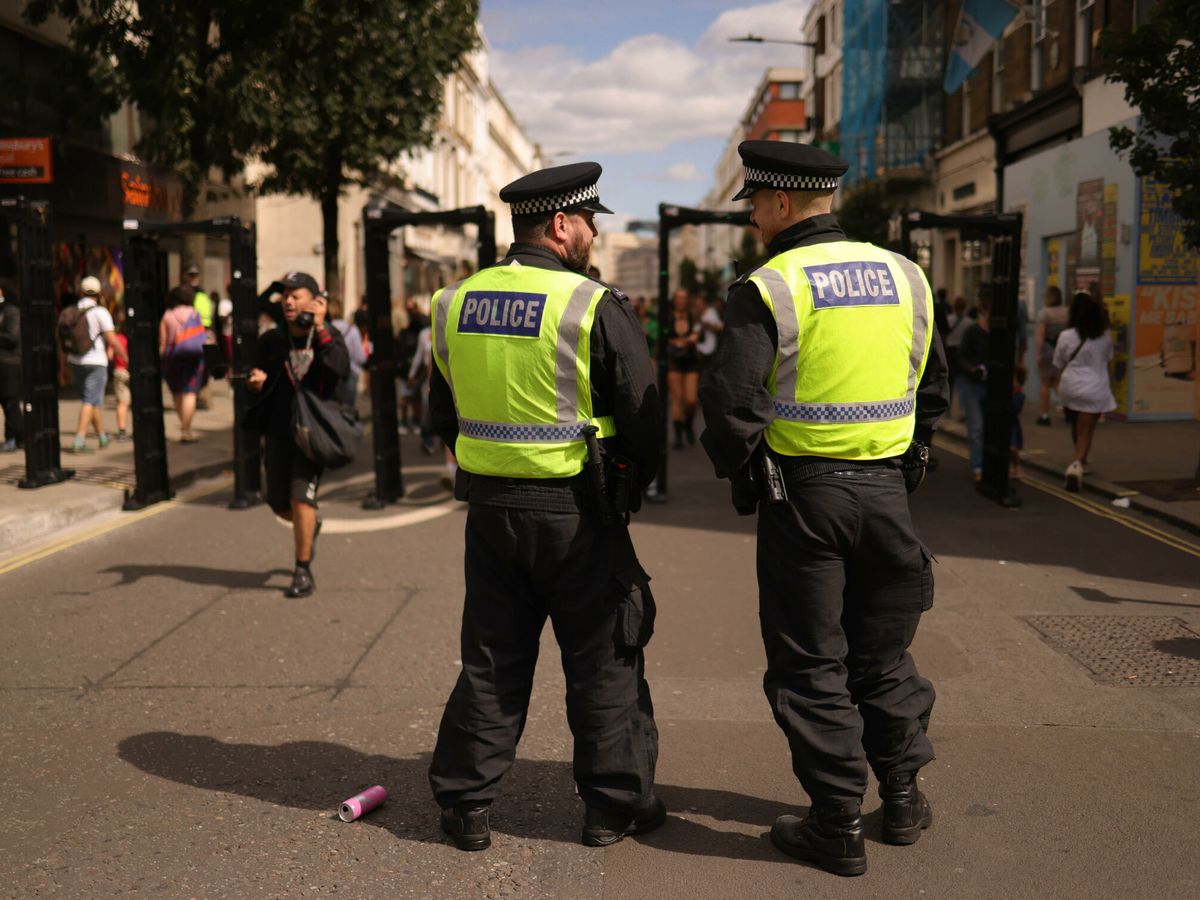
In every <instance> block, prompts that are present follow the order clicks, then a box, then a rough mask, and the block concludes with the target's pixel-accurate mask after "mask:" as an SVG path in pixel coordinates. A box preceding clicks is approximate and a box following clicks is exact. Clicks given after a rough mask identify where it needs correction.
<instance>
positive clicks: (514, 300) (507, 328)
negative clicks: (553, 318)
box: [458, 291, 546, 338]
mask: <svg viewBox="0 0 1200 900" xmlns="http://www.w3.org/2000/svg"><path fill="white" fill-rule="evenodd" d="M545 309H546V295H545V294H526V293H523V292H521V291H467V294H466V296H465V297H463V304H462V310H461V311H460V312H459V315H458V333H459V334H502V335H508V336H509V337H531V338H535V337H537V336H538V335H539V334H540V333H541V330H542V313H543V312H544V311H545Z"/></svg>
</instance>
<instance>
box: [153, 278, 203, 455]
mask: <svg viewBox="0 0 1200 900" xmlns="http://www.w3.org/2000/svg"><path fill="white" fill-rule="evenodd" d="M195 299H196V290H195V288H193V287H191V286H189V285H186V284H182V285H178V286H176V287H174V288H172V289H171V290H170V292H169V293H168V294H167V309H166V311H165V312H164V313H163V316H162V319H161V320H160V321H159V323H158V355H159V359H160V360H161V361H162V371H163V380H164V381H165V382H166V383H167V389H168V390H169V391H170V392H171V397H172V398H173V399H174V401H175V414H176V415H177V416H179V441H180V443H183V444H194V443H195V442H196V441H197V437H196V435H195V434H193V433H192V419H193V418H194V417H195V415H196V396H197V394H199V392H200V388H201V386H202V385H203V381H204V342H205V340H206V339H207V332H206V330H205V328H204V323H203V322H202V321H201V320H200V314H199V313H198V312H197V311H196V308H195V307H194V306H193V303H194V302H195Z"/></svg>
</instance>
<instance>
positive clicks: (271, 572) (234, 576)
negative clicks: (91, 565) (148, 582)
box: [101, 563, 292, 590]
mask: <svg viewBox="0 0 1200 900" xmlns="http://www.w3.org/2000/svg"><path fill="white" fill-rule="evenodd" d="M101 574H103V575H120V576H121V580H120V581H118V582H117V583H116V584H114V585H112V587H123V586H125V585H128V584H136V583H137V582H139V581H141V580H142V579H143V578H156V577H157V578H170V579H172V580H174V581H183V582H186V583H187V584H200V585H205V586H211V587H223V588H229V589H231V590H238V589H243V590H245V589H250V588H265V587H266V586H267V582H268V581H270V580H271V579H272V578H273V577H274V576H276V575H291V574H292V570H291V569H268V570H267V571H263V572H244V571H241V570H239V569H209V568H206V567H204V566H170V565H139V564H137V563H127V564H124V565H118V566H109V567H108V568H107V569H104V570H103V571H102V572H101Z"/></svg>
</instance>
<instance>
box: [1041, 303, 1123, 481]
mask: <svg viewBox="0 0 1200 900" xmlns="http://www.w3.org/2000/svg"><path fill="white" fill-rule="evenodd" d="M1112 352H1113V349H1112V339H1111V338H1110V337H1109V335H1108V314H1107V312H1106V311H1105V309H1104V305H1103V304H1102V303H1100V301H1099V300H1096V299H1094V298H1093V297H1092V295H1091V294H1088V293H1085V292H1083V291H1080V292H1079V293H1077V294H1076V295H1075V296H1074V297H1073V298H1072V299H1071V311H1070V318H1069V319H1068V323H1067V328H1066V330H1065V331H1063V333H1062V334H1060V335H1059V336H1058V343H1057V344H1056V345H1055V347H1054V368H1055V370H1056V371H1058V372H1059V373H1060V375H1059V380H1058V394H1059V397H1061V398H1062V402H1063V406H1064V407H1065V408H1066V410H1067V420H1068V421H1069V422H1070V423H1071V438H1072V440H1073V441H1074V443H1075V458H1074V459H1073V460H1072V461H1071V464H1070V465H1069V466H1067V471H1066V485H1067V490H1068V491H1078V490H1079V489H1080V488H1081V487H1082V486H1083V472H1084V466H1085V465H1086V464H1087V459H1088V453H1089V452H1090V451H1091V449H1092V436H1093V435H1094V434H1095V433H1096V423H1098V422H1099V421H1100V416H1101V415H1103V414H1104V413H1106V412H1111V411H1112V410H1114V409H1116V408H1117V401H1116V398H1114V397H1113V393H1112V388H1111V386H1110V385H1109V379H1108V361H1109V359H1111V358H1112Z"/></svg>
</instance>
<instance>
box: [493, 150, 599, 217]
mask: <svg viewBox="0 0 1200 900" xmlns="http://www.w3.org/2000/svg"><path fill="white" fill-rule="evenodd" d="M601 171H602V169H601V168H600V163H594V162H580V163H571V164H570V165H567V166H553V167H552V168H549V169H540V170H539V171H537V172H530V173H529V174H528V175H523V176H521V177H520V178H518V179H517V180H516V181H514V182H512V183H511V184H507V185H505V186H504V187H502V188H501V189H500V199H501V200H503V201H504V202H505V203H507V204H508V205H509V206H510V207H512V214H513V215H514V216H533V215H538V214H539V213H549V212H558V211H559V210H562V211H563V212H567V211H568V210H571V211H576V210H582V211H587V212H594V213H611V212H612V210H611V209H609V208H608V207H607V206H605V205H604V204H603V203H601V202H600V191H599V189H598V188H597V187H596V182H598V181H599V180H600V173H601Z"/></svg>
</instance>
